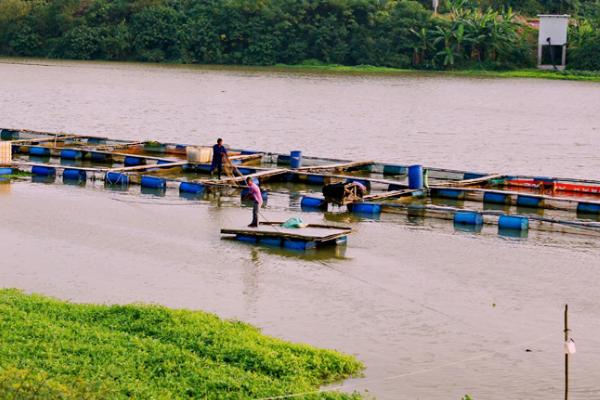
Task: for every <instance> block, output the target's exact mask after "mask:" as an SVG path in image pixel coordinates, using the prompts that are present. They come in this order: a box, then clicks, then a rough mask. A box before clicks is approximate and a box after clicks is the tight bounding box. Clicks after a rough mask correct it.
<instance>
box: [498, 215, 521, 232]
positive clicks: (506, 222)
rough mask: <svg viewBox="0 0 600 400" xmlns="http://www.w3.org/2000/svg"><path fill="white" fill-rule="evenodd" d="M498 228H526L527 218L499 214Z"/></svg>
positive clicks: (519, 229)
mask: <svg viewBox="0 0 600 400" xmlns="http://www.w3.org/2000/svg"><path fill="white" fill-rule="evenodd" d="M498 228H499V229H513V230H518V231H522V230H526V229H528V228H529V218H526V217H516V216H513V215H501V216H500V218H499V219H498Z"/></svg>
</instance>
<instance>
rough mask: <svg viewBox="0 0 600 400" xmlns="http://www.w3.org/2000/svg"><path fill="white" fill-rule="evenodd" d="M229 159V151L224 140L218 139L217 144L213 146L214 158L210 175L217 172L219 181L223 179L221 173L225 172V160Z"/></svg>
mask: <svg viewBox="0 0 600 400" xmlns="http://www.w3.org/2000/svg"><path fill="white" fill-rule="evenodd" d="M226 158H227V150H226V149H225V146H223V139H221V138H218V139H217V144H215V145H214V146H213V157H212V163H211V165H210V173H211V174H212V173H213V172H214V170H217V174H218V176H219V180H220V179H221V173H222V172H223V160H224V159H226Z"/></svg>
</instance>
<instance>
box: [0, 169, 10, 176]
mask: <svg viewBox="0 0 600 400" xmlns="http://www.w3.org/2000/svg"><path fill="white" fill-rule="evenodd" d="M12 173H13V170H12V168H0V175H11V174H12Z"/></svg>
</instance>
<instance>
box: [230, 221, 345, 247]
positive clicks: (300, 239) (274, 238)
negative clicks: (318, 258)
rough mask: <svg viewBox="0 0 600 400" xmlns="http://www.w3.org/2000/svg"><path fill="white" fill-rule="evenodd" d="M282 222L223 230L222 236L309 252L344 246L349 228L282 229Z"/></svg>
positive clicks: (316, 225) (310, 225) (314, 226)
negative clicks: (323, 247) (326, 247)
mask: <svg viewBox="0 0 600 400" xmlns="http://www.w3.org/2000/svg"><path fill="white" fill-rule="evenodd" d="M282 224H283V222H269V223H261V224H260V225H259V226H258V227H256V228H248V227H241V228H225V229H221V234H222V235H234V236H235V238H236V239H237V240H239V241H242V242H245V243H251V244H259V245H264V246H273V247H284V248H286V249H291V250H310V249H315V248H317V247H322V246H338V245H344V244H346V242H347V240H348V235H349V234H350V233H351V232H352V229H351V228H346V227H338V226H332V225H318V224H309V225H307V226H306V227H304V228H284V227H282V226H281V225H282Z"/></svg>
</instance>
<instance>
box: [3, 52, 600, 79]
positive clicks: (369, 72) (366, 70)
mask: <svg viewBox="0 0 600 400" xmlns="http://www.w3.org/2000/svg"><path fill="white" fill-rule="evenodd" d="M61 62H74V63H81V64H84V63H86V62H92V63H101V64H103V63H106V64H108V65H110V64H114V65H118V64H124V65H132V64H138V65H143V66H156V67H181V68H191V69H201V70H215V71H220V70H221V71H249V72H254V71H256V72H283V73H293V74H305V73H309V74H331V75H358V76H361V75H362V76H410V75H413V76H425V77H446V76H447V77H464V78H528V79H550V80H568V81H584V82H600V71H574V70H565V71H552V70H540V69H534V68H529V69H515V70H504V71H494V70H485V69H462V70H421V69H410V68H391V67H376V66H372V65H337V64H321V63H306V64H294V65H288V64H275V65H269V66H265V65H235V64H234V65H231V64H229V65H222V64H186V63H177V62H164V63H149V62H138V61H107V60H73V59H55V58H22V57H1V56H0V64H23V65H42V66H53V65H60V63H61Z"/></svg>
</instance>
